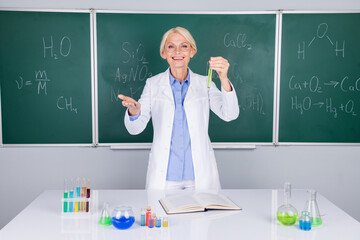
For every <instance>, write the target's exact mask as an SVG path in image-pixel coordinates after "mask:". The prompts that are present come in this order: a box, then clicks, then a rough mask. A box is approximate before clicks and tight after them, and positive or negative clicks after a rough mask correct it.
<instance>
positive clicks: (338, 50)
mask: <svg viewBox="0 0 360 240" xmlns="http://www.w3.org/2000/svg"><path fill="white" fill-rule="evenodd" d="M328 28H329V26H328V24H327V23H320V24H319V25H318V26H317V31H316V34H315V36H314V37H313V38H312V39H311V40H310V41H309V43H308V44H306V42H305V41H302V42H299V44H298V50H297V57H298V59H301V60H305V51H306V47H307V48H308V49H310V47H312V46H314V45H315V44H314V43H315V40H317V39H319V40H318V41H322V42H323V39H325V42H326V43H327V44H330V45H331V46H332V47H334V51H335V55H336V56H341V57H342V58H345V40H343V41H342V42H340V43H339V42H338V41H335V44H334V40H332V38H331V37H330V36H329V35H328Z"/></svg>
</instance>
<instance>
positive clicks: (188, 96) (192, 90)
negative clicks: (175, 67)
mask: <svg viewBox="0 0 360 240" xmlns="http://www.w3.org/2000/svg"><path fill="white" fill-rule="evenodd" d="M189 71H190V85H189V88H188V90H187V93H186V96H185V100H184V103H187V102H189V101H191V100H192V99H193V98H194V97H195V96H196V94H195V89H196V86H195V85H196V84H197V83H198V79H197V78H196V76H195V74H194V73H193V72H192V71H191V70H190V69H189Z"/></svg>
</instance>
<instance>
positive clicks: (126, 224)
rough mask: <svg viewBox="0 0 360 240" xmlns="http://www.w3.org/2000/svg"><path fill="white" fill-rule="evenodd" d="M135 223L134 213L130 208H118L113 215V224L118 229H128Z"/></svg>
mask: <svg viewBox="0 0 360 240" xmlns="http://www.w3.org/2000/svg"><path fill="white" fill-rule="evenodd" d="M134 222H135V217H134V212H133V210H132V208H131V207H129V206H120V207H116V208H115V209H114V210H113V212H112V214H111V223H112V224H113V225H114V227H116V228H117V229H121V230H124V229H128V228H130V227H131V226H132V225H133V224H134Z"/></svg>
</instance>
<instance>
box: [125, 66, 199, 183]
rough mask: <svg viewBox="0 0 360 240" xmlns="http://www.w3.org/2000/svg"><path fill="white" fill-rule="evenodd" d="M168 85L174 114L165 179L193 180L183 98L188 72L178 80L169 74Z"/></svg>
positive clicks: (185, 91)
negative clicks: (181, 79) (183, 77)
mask: <svg viewBox="0 0 360 240" xmlns="http://www.w3.org/2000/svg"><path fill="white" fill-rule="evenodd" d="M169 79H170V85H171V89H172V92H173V96H174V103H175V114H174V122H173V129H172V135H171V144H170V154H169V163H168V169H167V175H166V180H169V181H186V180H194V179H195V176H194V166H193V161H192V155H191V141H190V134H189V127H188V123H187V118H186V113H185V109H184V100H185V96H186V93H187V90H188V88H189V85H190V72H189V73H188V75H187V77H186V79H185V80H184V81H182V84H180V81H179V80H177V79H175V78H174V77H173V76H172V75H171V73H170V74H169ZM139 116H140V114H138V115H136V116H130V120H131V121H135V120H136V119H137V118H138V117H139Z"/></svg>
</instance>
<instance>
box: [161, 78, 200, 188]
mask: <svg viewBox="0 0 360 240" xmlns="http://www.w3.org/2000/svg"><path fill="white" fill-rule="evenodd" d="M188 72H189V73H188V75H187V77H186V79H185V80H184V81H182V84H180V81H179V80H177V79H175V78H174V77H173V76H172V75H171V74H169V78H170V85H171V89H172V92H173V96H174V103H175V114H174V122H173V129H172V135H171V144H170V155H169V164H168V169H167V176H166V180H169V181H185V180H194V178H195V177H194V166H193V161H192V155H191V141H190V134H189V127H188V123H187V118H186V113H185V109H184V99H185V96H186V93H187V90H188V88H189V85H190V71H188Z"/></svg>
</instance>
